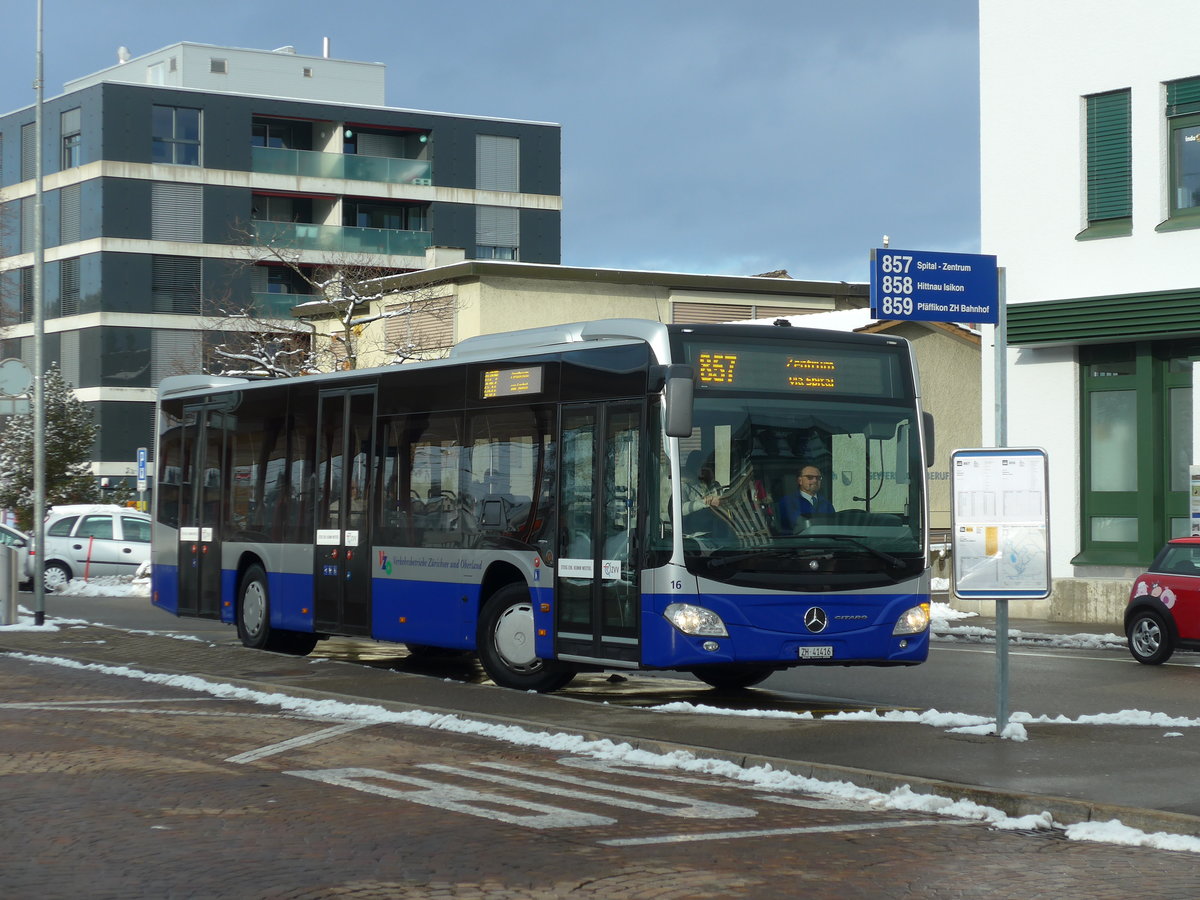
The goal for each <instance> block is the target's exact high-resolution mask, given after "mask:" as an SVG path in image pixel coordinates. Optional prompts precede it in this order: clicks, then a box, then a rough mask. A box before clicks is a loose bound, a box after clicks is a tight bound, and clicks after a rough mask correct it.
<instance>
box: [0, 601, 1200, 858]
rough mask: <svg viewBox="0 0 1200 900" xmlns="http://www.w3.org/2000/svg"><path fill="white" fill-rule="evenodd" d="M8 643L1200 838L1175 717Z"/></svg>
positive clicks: (1190, 748)
mask: <svg viewBox="0 0 1200 900" xmlns="http://www.w3.org/2000/svg"><path fill="white" fill-rule="evenodd" d="M969 621H970V622H971V624H973V625H974V624H977V625H980V626H983V625H986V624H988V623H987V622H986V621H985V620H976V619H974V618H973V619H971V620H969ZM1011 624H1012V625H1013V627H1014V628H1017V629H1018V630H1023V631H1029V632H1034V633H1045V634H1050V633H1054V632H1052V631H1051V629H1061V630H1060V631H1059V632H1058V633H1068V634H1070V633H1079V632H1080V628H1079V627H1078V626H1074V625H1071V624H1061V623H1043V622H1038V621H1035V620H1020V621H1018V622H1014V623H1011ZM0 651H12V652H20V653H27V654H32V655H46V656H54V657H66V658H69V659H73V660H78V661H80V662H85V663H104V664H107V665H113V666H122V667H126V666H127V667H132V668H135V669H138V670H142V671H148V672H161V673H180V674H188V675H193V676H198V677H201V678H204V679H206V680H209V681H211V682H214V683H220V684H230V683H232V684H237V685H240V686H243V687H247V688H251V689H254V690H259V691H264V692H268V693H277V692H284V693H287V694H289V695H292V696H298V697H305V698H336V699H339V700H342V701H346V702H361V703H367V704H373V705H382V706H385V707H386V708H389V709H394V710H401V711H402V710H412V709H422V710H428V711H440V712H446V713H453V714H459V715H462V716H464V717H469V718H471V719H476V720H482V721H487V722H495V723H502V724H506V725H520V726H522V727H524V728H527V729H531V730H536V731H550V732H566V733H570V734H578V735H582V736H584V737H586V738H589V739H603V738H607V739H610V740H612V741H615V742H628V743H630V744H631V745H633V746H635V747H638V748H641V749H646V750H649V751H652V752H656V753H666V752H671V751H675V750H686V751H690V752H692V753H694V754H696V755H697V756H701V757H711V758H717V759H723V760H731V761H734V762H736V763H738V764H739V765H741V766H761V765H770V766H772V767H774V768H777V769H785V770H788V771H791V772H795V773H796V774H800V775H804V776H808V777H813V778H818V779H821V780H825V781H846V782H850V783H852V784H855V785H858V786H861V787H868V788H872V789H874V790H878V791H881V792H885V793H886V792H890V791H893V790H896V789H898V788H902V787H904V786H909V787H911V789H912V790H913V791H915V792H917V793H924V794H935V795H938V796H944V797H951V798H955V799H966V800H970V801H973V802H976V803H979V804H982V805H985V806H991V807H995V808H997V809H999V810H1001V811H1002V812H1004V813H1006V814H1008V815H1010V816H1014V817H1015V816H1023V815H1028V814H1038V813H1041V812H1043V811H1048V812H1050V813H1051V815H1052V816H1053V817H1054V820H1055V821H1056V822H1057V823H1059V824H1062V825H1068V824H1074V823H1077V822H1086V821H1099V822H1107V821H1110V820H1114V819H1115V820H1119V821H1121V822H1122V823H1123V824H1125V825H1127V826H1129V827H1132V828H1138V829H1141V830H1143V831H1146V832H1151V833H1153V832H1160V831H1161V832H1168V833H1175V834H1188V835H1197V836H1200V792H1192V791H1181V787H1183V786H1188V785H1192V784H1194V783H1195V772H1196V769H1197V765H1198V764H1200V751H1198V750H1197V749H1195V744H1194V742H1193V739H1192V738H1191V737H1190V736H1184V737H1169V736H1165V735H1164V732H1167V731H1168V729H1165V728H1133V727H1113V726H1089V725H1080V724H1070V725H1066V724H1030V725H1027V726H1025V727H1026V730H1027V732H1028V738H1029V739H1028V740H1027V741H1010V740H998V739H997V738H995V737H994V736H990V735H974V734H963V733H952V732H950V731H947V730H946V729H944V728H935V727H929V726H928V725H921V724H915V723H905V722H887V721H883V720H872V721H836V720H822V719H811V720H808V719H767V718H761V719H755V720H753V721H754V725H753V727H748V726H747V720H746V719H744V718H740V717H737V716H723V715H722V716H717V715H704V714H699V713H686V712H684V713H671V714H662V713H656V712H652V711H649V710H646V709H639V708H629V707H622V706H619V705H616V704H599V703H593V702H585V701H582V700H579V699H572V698H569V697H560V696H555V695H539V694H527V693H522V692H519V691H504V690H496V689H494V688H491V687H488V686H481V685H476V684H466V683H461V682H456V681H451V680H443V679H438V678H430V677H423V676H416V675H408V674H404V673H399V672H396V671H393V670H386V669H374V668H370V667H364V666H357V665H351V664H346V663H338V662H333V663H329V664H326V665H321V666H313V665H312V663H311V662H310V661H308V660H307V659H303V658H295V657H288V656H279V655H275V654H270V653H263V652H259V651H252V650H246V649H244V648H242V647H241V646H238V645H236V644H234V643H233V642H227V643H225V644H216V645H214V644H207V643H202V642H193V641H183V640H178V639H173V638H170V637H164V636H159V635H152V634H138V633H130V632H126V631H122V630H117V629H109V628H104V627H102V626H88V627H84V628H71V629H64V630H61V631H57V632H45V631H37V632H32V631H30V632H21V631H0ZM584 677H590V678H603V677H604V676H600V675H596V676H584ZM1196 739H1197V740H1200V737H1197V738H1196Z"/></svg>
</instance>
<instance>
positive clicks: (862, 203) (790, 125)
mask: <svg viewBox="0 0 1200 900" xmlns="http://www.w3.org/2000/svg"><path fill="white" fill-rule="evenodd" d="M43 2H44V16H45V29H44V48H45V49H44V65H45V75H46V97H47V98H49V97H53V96H55V95H57V94H59V93H61V91H62V86H63V83H64V82H66V81H67V80H70V79H72V78H77V77H80V76H82V75H86V74H90V73H92V72H96V71H98V70H100V69H103V68H107V67H108V66H110V65H112V64H114V63H115V62H116V51H117V47H119V46H122V45H124V46H126V47H128V48H129V49H130V50H131V51H132V53H133V54H134V56H138V55H141V54H143V53H147V52H150V51H152V50H156V49H158V48H160V47H164V46H167V45H169V44H173V43H177V42H179V41H193V42H197V43H206V44H221V45H228V46H235V47H251V48H256V49H265V50H271V49H274V48H276V47H280V46H283V45H287V44H291V45H293V46H295V47H296V49H297V50H298V51H299V52H300V53H303V54H310V55H314V56H319V55H320V54H321V50H322V39H323V38H325V37H328V38H329V39H330V41H331V45H332V55H333V56H335V57H338V58H341V59H355V60H363V61H369V62H382V63H386V64H387V67H388V68H387V103H388V105H389V106H396V107H403V108H409V109H426V110H435V111H439V112H452V113H461V114H466V115H485V116H501V117H511V118H519V119H529V120H534V121H539V122H555V123H558V124H560V125H561V126H562V129H563V158H562V174H563V189H562V192H563V240H562V250H563V263H564V264H566V265H580V266H603V267H613V268H629V269H653V270H664V271H676V272H696V273H708V274H736V275H754V274H758V273H761V272H766V271H770V270H773V269H787V270H788V271H789V273H790V274H791V275H792V277H794V278H811V279H821V280H826V279H828V280H842V281H866V280H867V279H868V274H869V273H868V268H867V266H868V253H869V251H870V249H871V248H872V247H877V246H880V242H881V238H882V235H884V234H888V235H890V236H891V246H892V247H898V248H904V249H921V250H937V251H948V252H966V253H977V252H980V247H979V138H978V135H979V127H978V125H979V123H978V120H979V91H978V56H979V52H978V36H977V19H978V16H977V8H976V3H975V2H974V0H892V2H884V0H741V2H739V3H736V4H735V3H729V2H716V0H604V2H584V0H509V2H507V3H496V2H495V0H426V2H420V3H417V2H401V0H386V2H385V0H352V2H343V3H330V2H328V0H322V2H315V0H253V2H247V0H236V2H233V0H208V2H203V3H197V4H174V3H162V2H153V3H151V2H144V0H106V2H102V3H101V2H96V0H43ZM5 6H6V10H5V12H6V14H5V17H4V19H5V27H4V33H5V39H4V48H5V51H6V52H5V53H4V54H3V55H0V111H3V112H8V111H11V110H13V109H16V108H19V107H22V106H27V105H30V104H32V103H33V100H34V94H33V88H32V83H33V76H34V72H35V48H36V43H35V39H36V10H37V3H36V0H8V2H7V3H6V4H5Z"/></svg>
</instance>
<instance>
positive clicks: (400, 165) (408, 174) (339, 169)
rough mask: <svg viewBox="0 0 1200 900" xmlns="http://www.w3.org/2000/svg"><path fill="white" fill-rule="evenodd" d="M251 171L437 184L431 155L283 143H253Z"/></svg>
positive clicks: (396, 182) (392, 182) (353, 179)
mask: <svg viewBox="0 0 1200 900" xmlns="http://www.w3.org/2000/svg"><path fill="white" fill-rule="evenodd" d="M250 171H252V172H264V173H267V174H271V175H307V176H310V177H313V178H348V179H350V180H352V181H383V182H388V183H391V184H433V167H432V165H431V163H430V161H429V160H427V159H392V158H390V157H386V156H356V155H355V154H353V153H318V152H316V151H313V150H283V149H281V148H279V147H251V148H250Z"/></svg>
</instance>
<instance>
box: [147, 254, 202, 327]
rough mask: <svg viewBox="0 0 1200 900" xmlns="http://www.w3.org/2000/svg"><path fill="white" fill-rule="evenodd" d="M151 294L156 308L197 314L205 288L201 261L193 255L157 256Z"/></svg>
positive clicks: (154, 263) (160, 310)
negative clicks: (202, 283)
mask: <svg viewBox="0 0 1200 900" xmlns="http://www.w3.org/2000/svg"><path fill="white" fill-rule="evenodd" d="M151 278H152V282H151V288H150V290H151V295H152V297H153V305H154V311H155V312H160V313H180V314H190V315H198V314H199V313H200V306H201V299H202V295H203V291H202V288H201V279H200V260H199V259H196V258H194V257H190V256H155V257H154V258H153V262H152V275H151Z"/></svg>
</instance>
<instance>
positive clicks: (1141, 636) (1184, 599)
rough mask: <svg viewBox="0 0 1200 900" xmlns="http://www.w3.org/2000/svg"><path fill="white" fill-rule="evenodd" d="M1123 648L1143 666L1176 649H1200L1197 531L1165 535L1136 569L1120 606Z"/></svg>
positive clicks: (1163, 659)
mask: <svg viewBox="0 0 1200 900" xmlns="http://www.w3.org/2000/svg"><path fill="white" fill-rule="evenodd" d="M1125 634H1126V635H1127V636H1128V637H1129V652H1130V653H1132V654H1133V658H1134V659H1136V660H1137V661H1138V662H1140V663H1145V664H1146V665H1148V666H1157V665H1161V664H1162V663H1165V662H1166V661H1167V660H1168V659H1170V658H1171V654H1172V653H1174V652H1175V651H1176V650H1200V537H1184V538H1175V540H1173V541H1169V542H1168V543H1167V545H1166V546H1165V547H1163V548H1162V550H1160V551H1159V553H1158V556H1156V557H1155V558H1154V562H1152V563H1151V564H1150V568H1149V569H1147V570H1146V573H1145V574H1144V575H1139V576H1138V578H1137V581H1135V582H1134V583H1133V589H1132V590H1131V591H1130V592H1129V605H1128V606H1126V607H1125Z"/></svg>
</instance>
